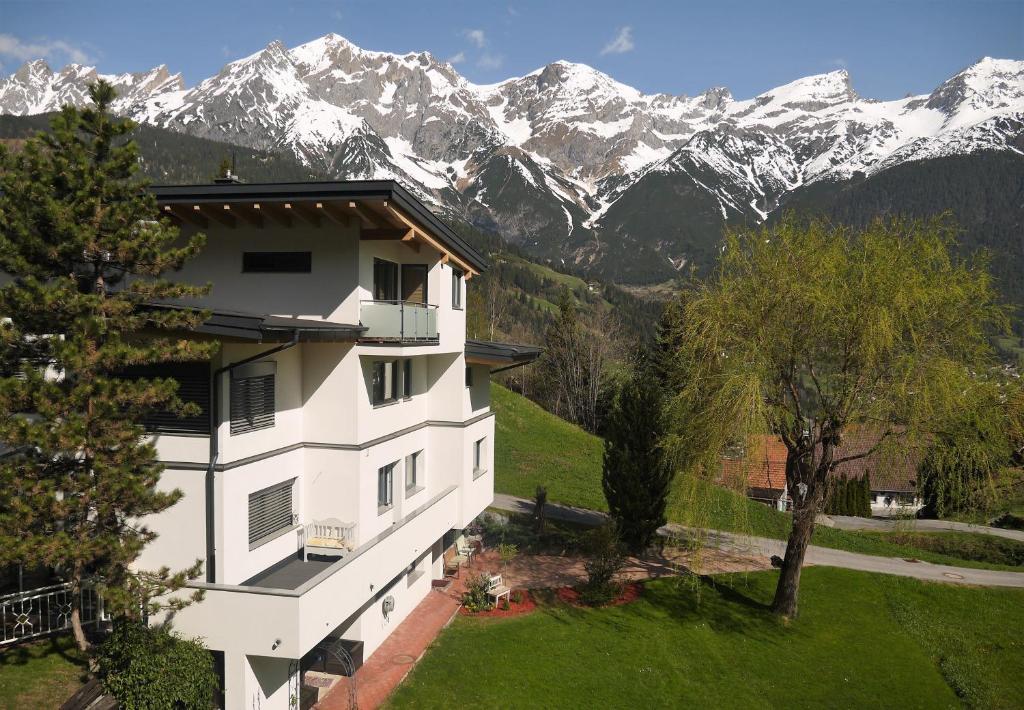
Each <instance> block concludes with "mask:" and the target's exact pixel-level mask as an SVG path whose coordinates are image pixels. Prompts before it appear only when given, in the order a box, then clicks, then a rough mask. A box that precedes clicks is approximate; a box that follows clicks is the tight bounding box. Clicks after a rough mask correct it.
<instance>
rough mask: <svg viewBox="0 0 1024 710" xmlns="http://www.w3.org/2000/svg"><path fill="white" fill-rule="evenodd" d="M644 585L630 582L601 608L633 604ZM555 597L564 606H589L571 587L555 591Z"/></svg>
mask: <svg viewBox="0 0 1024 710" xmlns="http://www.w3.org/2000/svg"><path fill="white" fill-rule="evenodd" d="M643 588H644V585H643V584H641V583H639V582H630V583H629V584H625V585H623V587H622V592H621V593H620V594H619V596H617V597H616V598H615V599H613V600H612V601H610V602H608V603H607V604H603V605H602V606H621V605H623V604H629V603H630V602H634V601H636V600H637V598H638V597H639V596H640V593H641V592H642V591H643ZM555 595H556V596H557V597H558V598H559V599H560V600H561V601H563V602H565V603H566V604H572V605H574V606H589V605H588V604H586V603H584V602H583V601H582V600H581V599H580V593H579V592H578V591H577V590H576V589H575V588H573V587H562V588H560V589H557V590H555Z"/></svg>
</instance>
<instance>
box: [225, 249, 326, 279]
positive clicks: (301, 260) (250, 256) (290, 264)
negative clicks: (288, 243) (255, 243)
mask: <svg viewBox="0 0 1024 710" xmlns="http://www.w3.org/2000/svg"><path fill="white" fill-rule="evenodd" d="M312 269H313V253H312V252H308V251H247V252H243V253H242V273H248V274H308V273H309V272H310V271H312Z"/></svg>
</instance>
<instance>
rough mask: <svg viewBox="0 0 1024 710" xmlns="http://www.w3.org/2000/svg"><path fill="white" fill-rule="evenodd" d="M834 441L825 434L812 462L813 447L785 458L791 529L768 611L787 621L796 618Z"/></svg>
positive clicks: (792, 452) (793, 451)
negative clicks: (817, 453)
mask: <svg viewBox="0 0 1024 710" xmlns="http://www.w3.org/2000/svg"><path fill="white" fill-rule="evenodd" d="M837 441H838V438H837V437H836V436H835V435H834V434H832V433H829V434H827V435H824V436H822V443H821V448H820V449H819V451H820V455H821V457H820V459H819V460H818V461H815V460H814V459H815V456H814V455H815V446H814V445H813V443H812V444H811V446H810V448H800V449H790V450H789V452H788V453H787V455H786V483H787V486H788V488H789V495H790V497H792V499H793V528H792V530H791V531H790V533H789V540H788V541H787V542H786V556H785V558H784V559H783V561H782V570H781V574H780V575H779V583H778V585H777V586H776V587H775V599H774V600H773V601H772V611H773V612H775V613H776V614H779V615H780V616H784V617H786V618H788V619H793V618H796V615H797V610H798V605H797V602H798V597H799V592H800V572H801V571H802V570H803V566H804V557H805V556H806V555H807V547H808V545H810V544H811V536H812V535H814V520H815V518H816V517H817V516H818V512H819V511H820V510H821V505H822V501H823V500H824V497H825V486H826V483H827V481H828V474H829V471H830V469H831V468H832V457H833V452H834V450H835V445H836V443H837Z"/></svg>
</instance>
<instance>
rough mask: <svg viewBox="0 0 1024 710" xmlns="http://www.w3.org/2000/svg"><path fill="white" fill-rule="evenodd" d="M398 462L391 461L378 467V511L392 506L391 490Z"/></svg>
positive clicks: (380, 511) (381, 511)
mask: <svg viewBox="0 0 1024 710" xmlns="http://www.w3.org/2000/svg"><path fill="white" fill-rule="evenodd" d="M397 465H398V462H397V461H395V462H394V463H389V464H388V465H387V466H381V467H380V468H378V469H377V512H379V513H383V512H384V511H385V510H387V509H388V508H390V507H391V503H392V502H393V501H392V497H391V492H392V490H393V488H394V482H395V466H397Z"/></svg>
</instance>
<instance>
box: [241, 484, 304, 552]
mask: <svg viewBox="0 0 1024 710" xmlns="http://www.w3.org/2000/svg"><path fill="white" fill-rule="evenodd" d="M294 483H295V479H294V478H293V479H291V480H290V481H285V482H284V483H278V484H275V485H273V486H270V487H269V488H264V489H263V490H261V491H256V492H255V493H250V494H249V546H250V548H252V547H254V546H256V545H259V544H262V543H264V542H267V541H268V540H270V539H271V538H273V537H275V536H276V535H278V534H279V533H281V531H283V530H288V529H289V528H291V527H292V526H293V525H295V523H296V518H295V511H294V509H293V508H292V489H293V488H294V485H293V484H294Z"/></svg>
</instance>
